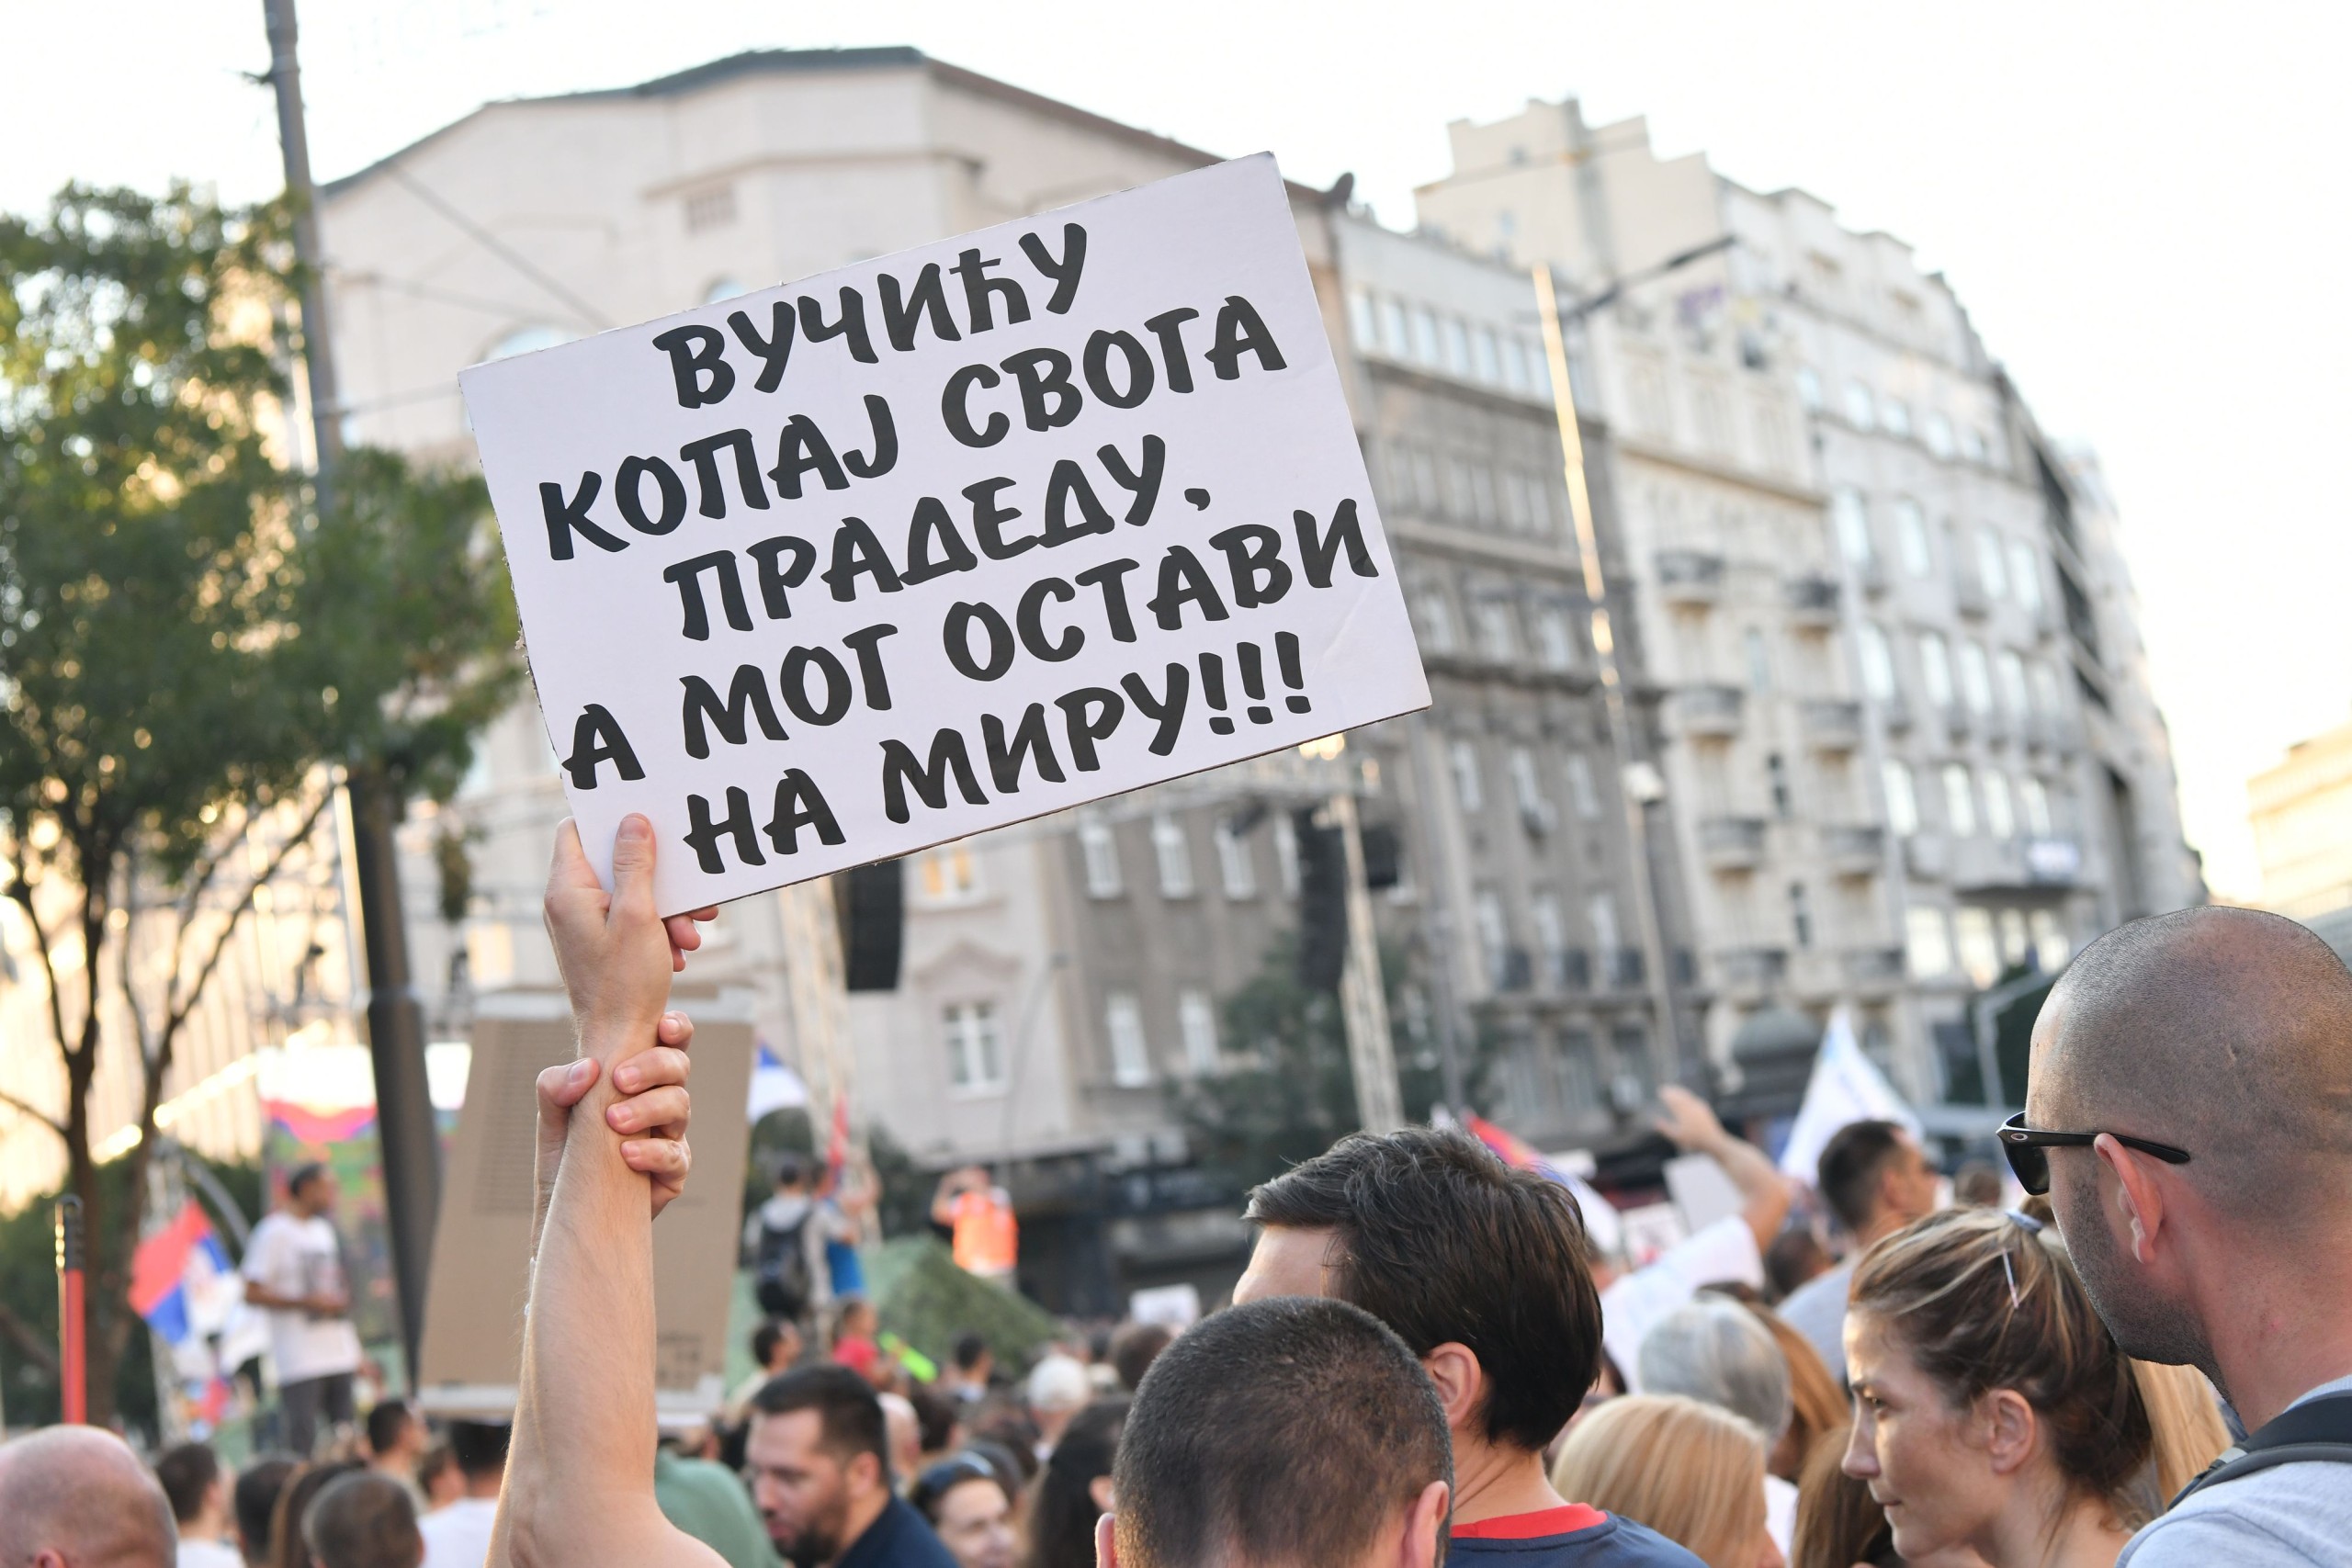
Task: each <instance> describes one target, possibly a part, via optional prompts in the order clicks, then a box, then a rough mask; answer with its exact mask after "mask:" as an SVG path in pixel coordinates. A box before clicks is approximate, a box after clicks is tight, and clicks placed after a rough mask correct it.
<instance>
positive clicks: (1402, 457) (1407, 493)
mask: <svg viewBox="0 0 2352 1568" xmlns="http://www.w3.org/2000/svg"><path fill="white" fill-rule="evenodd" d="M1385 455H1386V459H1387V460H1386V464H1385V466H1386V468H1387V470H1388V493H1387V495H1386V496H1385V497H1384V498H1383V499H1384V500H1385V502H1386V503H1387V504H1388V505H1390V506H1393V507H1395V508H1396V509H1397V511H1399V512H1417V511H1419V509H1420V504H1421V497H1420V491H1419V487H1418V486H1416V485H1415V484H1414V483H1413V449H1412V448H1411V447H1410V446H1407V445H1406V444H1405V443H1404V442H1402V441H1391V442H1389V443H1388V444H1387V445H1386V446H1385Z"/></svg>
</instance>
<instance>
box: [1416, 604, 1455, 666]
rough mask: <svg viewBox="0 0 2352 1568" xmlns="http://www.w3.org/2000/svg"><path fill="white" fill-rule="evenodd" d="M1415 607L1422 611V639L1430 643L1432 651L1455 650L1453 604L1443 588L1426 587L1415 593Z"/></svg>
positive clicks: (1419, 617) (1444, 651)
mask: <svg viewBox="0 0 2352 1568" xmlns="http://www.w3.org/2000/svg"><path fill="white" fill-rule="evenodd" d="M1413 604H1414V607H1415V608H1416V609H1417V610H1419V612H1420V614H1419V616H1418V617H1417V619H1419V621H1420V623H1421V640H1422V641H1423V642H1425V643H1428V644H1429V645H1430V652H1431V653H1452V652H1453V604H1452V603H1451V602H1450V601H1448V600H1447V598H1446V596H1445V590H1444V589H1442V588H1424V589H1422V590H1421V591H1420V592H1419V593H1418V594H1416V595H1414V600H1413Z"/></svg>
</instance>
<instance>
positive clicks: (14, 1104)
mask: <svg viewBox="0 0 2352 1568" xmlns="http://www.w3.org/2000/svg"><path fill="white" fill-rule="evenodd" d="M0 1105H5V1106H6V1107H7V1108H8V1109H9V1110H11V1111H15V1112H16V1113H17V1115H19V1116H28V1117H30V1118H31V1119H32V1120H34V1121H36V1122H40V1124H41V1125H42V1126H44V1127H46V1128H48V1129H49V1130H50V1131H51V1132H52V1133H54V1134H57V1135H58V1136H59V1137H61V1138H62V1137H63V1136H65V1123H64V1122H60V1121H58V1120H57V1119H56V1118H55V1117H53V1116H51V1114H50V1113H49V1112H48V1111H43V1110H41V1109H40V1107H39V1106H37V1105H34V1104H32V1103H31V1102H30V1101H28V1100H19V1099H17V1097H16V1096H15V1095H13V1094H10V1093H9V1092H8V1091H7V1090H6V1089H0Z"/></svg>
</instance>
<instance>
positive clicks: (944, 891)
mask: <svg viewBox="0 0 2352 1568" xmlns="http://www.w3.org/2000/svg"><path fill="white" fill-rule="evenodd" d="M915 886H916V887H917V888H918V889H919V891H920V896H921V897H922V901H923V902H924V903H926V904H960V903H964V902H967V901H968V900H970V899H972V898H975V897H978V896H979V891H980V865H979V860H978V857H977V856H975V855H974V854H973V853H972V843H971V840H968V839H958V840H956V842H954V843H952V844H940V845H937V846H935V847H934V848H932V849H928V850H925V851H923V852H922V857H921V858H920V859H919V860H917V861H916V863H915Z"/></svg>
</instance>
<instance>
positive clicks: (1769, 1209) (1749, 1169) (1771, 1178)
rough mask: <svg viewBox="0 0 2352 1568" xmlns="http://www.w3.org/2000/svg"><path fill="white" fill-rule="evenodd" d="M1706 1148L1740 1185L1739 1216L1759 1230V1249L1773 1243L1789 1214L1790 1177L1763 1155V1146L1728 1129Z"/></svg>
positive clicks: (1733, 1183)
mask: <svg viewBox="0 0 2352 1568" xmlns="http://www.w3.org/2000/svg"><path fill="white" fill-rule="evenodd" d="M1705 1152H1706V1153H1707V1154H1708V1155H1710V1156H1713V1159H1714V1162H1715V1163H1716V1164H1717V1165H1719V1166H1721V1167H1723V1169H1724V1175H1725V1176H1728V1177H1730V1178H1731V1183H1732V1185H1733V1186H1734V1187H1736V1188H1737V1189H1739V1196H1740V1216H1741V1218H1743V1219H1745V1220H1746V1221H1747V1227H1748V1229H1750V1230H1751V1231H1753V1232H1755V1233H1756V1247H1757V1250H1758V1251H1759V1252H1760V1251H1762V1250H1763V1249H1764V1248H1765V1247H1770V1246H1771V1245H1772V1238H1773V1237H1774V1236H1776V1235H1780V1234H1781V1225H1782V1224H1785V1223H1786V1222H1787V1220H1788V1217H1789V1204H1790V1202H1791V1201H1792V1194H1791V1192H1790V1190H1789V1183H1788V1180H1787V1179H1786V1178H1784V1177H1782V1176H1781V1173H1780V1172H1779V1171H1778V1170H1777V1169H1775V1168H1773V1165H1772V1162H1771V1161H1770V1160H1769V1159H1766V1158H1765V1157H1764V1151H1763V1150H1761V1149H1759V1148H1758V1147H1757V1146H1756V1145H1754V1144H1751V1143H1749V1142H1747V1140H1746V1139H1744V1138H1735V1137H1733V1136H1732V1135H1731V1134H1728V1133H1726V1134H1724V1135H1723V1138H1722V1140H1721V1142H1720V1143H1718V1144H1717V1145H1715V1146H1714V1147H1712V1148H1709V1149H1708V1150H1706V1151H1705Z"/></svg>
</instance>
